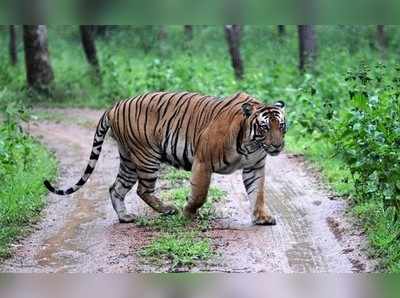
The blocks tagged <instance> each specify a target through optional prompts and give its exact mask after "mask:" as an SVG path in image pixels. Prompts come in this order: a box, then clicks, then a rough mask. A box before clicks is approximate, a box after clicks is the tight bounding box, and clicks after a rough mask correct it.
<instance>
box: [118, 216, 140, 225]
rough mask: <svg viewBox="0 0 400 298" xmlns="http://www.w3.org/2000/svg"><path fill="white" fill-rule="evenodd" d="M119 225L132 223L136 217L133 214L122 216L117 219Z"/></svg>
mask: <svg viewBox="0 0 400 298" xmlns="http://www.w3.org/2000/svg"><path fill="white" fill-rule="evenodd" d="M118 219H119V222H120V223H131V222H134V221H135V220H136V219H137V217H136V215H134V214H123V215H121V216H119V217H118Z"/></svg>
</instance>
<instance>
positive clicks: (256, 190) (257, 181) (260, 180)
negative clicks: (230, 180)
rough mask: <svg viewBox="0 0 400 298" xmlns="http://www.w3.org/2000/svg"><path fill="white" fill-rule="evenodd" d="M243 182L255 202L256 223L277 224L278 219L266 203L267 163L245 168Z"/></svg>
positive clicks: (254, 214) (254, 215)
mask: <svg viewBox="0 0 400 298" xmlns="http://www.w3.org/2000/svg"><path fill="white" fill-rule="evenodd" d="M242 178H243V183H244V186H245V188H246V192H247V195H248V196H249V197H250V200H251V202H253V203H254V210H253V217H254V219H253V221H254V224H256V225H275V224H276V220H275V218H274V217H272V216H271V215H270V214H269V213H268V211H267V208H266V204H265V193H264V183H265V164H264V161H263V162H262V164H257V165H255V166H254V167H252V168H245V169H243V172H242Z"/></svg>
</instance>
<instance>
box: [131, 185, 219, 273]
mask: <svg viewBox="0 0 400 298" xmlns="http://www.w3.org/2000/svg"><path fill="white" fill-rule="evenodd" d="M186 182H187V181H186ZM189 195H190V188H189V187H186V186H180V187H175V188H173V189H170V190H168V191H166V192H163V193H161V198H162V199H163V200H168V201H170V202H173V203H174V204H175V205H176V206H178V207H179V208H183V207H184V205H185V204H186V199H187V197H188V196H189ZM224 196H226V192H224V191H222V190H220V189H219V188H217V187H210V189H209V193H208V201H207V202H206V203H205V204H204V206H203V207H202V208H201V209H200V214H199V216H198V218H197V219H196V221H195V222H192V221H190V220H187V219H186V218H185V217H184V216H183V214H182V213H179V214H174V215H171V216H159V217H156V218H152V219H148V218H144V217H142V218H139V219H138V221H137V222H136V224H137V225H138V226H143V227H147V228H152V229H155V230H156V231H159V232H160V233H159V235H158V236H156V238H155V239H153V240H152V241H151V243H150V244H149V245H147V246H145V247H143V248H142V249H141V250H140V251H139V252H138V254H139V255H140V256H142V257H144V258H147V259H148V260H149V261H151V262H155V263H157V264H161V263H162V262H167V263H170V264H169V266H170V268H171V269H174V268H176V267H178V266H191V265H194V264H195V263H196V262H198V261H206V260H207V259H209V258H210V257H211V256H213V255H214V254H215V252H214V250H213V248H212V243H211V241H210V240H209V239H205V238H204V233H202V231H205V230H206V229H207V228H208V227H209V221H210V219H211V218H212V216H213V210H212V203H211V202H210V201H213V202H216V201H219V200H221V199H222V198H223V197H224Z"/></svg>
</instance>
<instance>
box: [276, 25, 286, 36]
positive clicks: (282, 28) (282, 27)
mask: <svg viewBox="0 0 400 298" xmlns="http://www.w3.org/2000/svg"><path fill="white" fill-rule="evenodd" d="M278 35H279V37H283V36H285V35H286V28H285V25H278Z"/></svg>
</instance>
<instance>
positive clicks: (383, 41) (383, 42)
mask: <svg viewBox="0 0 400 298" xmlns="http://www.w3.org/2000/svg"><path fill="white" fill-rule="evenodd" d="M376 37H377V40H378V46H379V48H380V49H381V51H382V54H383V55H385V54H386V50H387V48H388V45H389V41H388V38H387V36H386V32H385V26H384V25H377V26H376Z"/></svg>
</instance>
